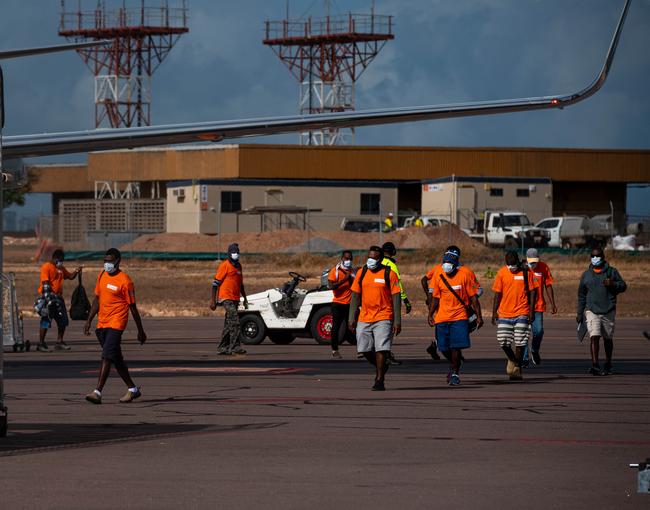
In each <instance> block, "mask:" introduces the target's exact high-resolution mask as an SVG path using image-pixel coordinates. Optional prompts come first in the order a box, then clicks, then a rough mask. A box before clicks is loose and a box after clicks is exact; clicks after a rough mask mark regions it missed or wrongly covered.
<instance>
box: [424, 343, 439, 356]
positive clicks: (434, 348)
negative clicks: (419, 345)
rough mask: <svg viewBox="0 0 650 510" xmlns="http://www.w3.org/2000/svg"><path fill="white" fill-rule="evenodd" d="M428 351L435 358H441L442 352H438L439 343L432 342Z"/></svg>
mask: <svg viewBox="0 0 650 510" xmlns="http://www.w3.org/2000/svg"><path fill="white" fill-rule="evenodd" d="M427 352H428V353H429V356H431V358H433V359H434V360H439V359H440V354H438V345H437V344H436V343H435V342H431V345H429V347H427Z"/></svg>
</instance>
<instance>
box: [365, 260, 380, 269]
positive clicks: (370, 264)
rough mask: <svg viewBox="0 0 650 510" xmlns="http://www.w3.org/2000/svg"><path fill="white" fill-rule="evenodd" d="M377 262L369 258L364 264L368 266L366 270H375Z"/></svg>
mask: <svg viewBox="0 0 650 510" xmlns="http://www.w3.org/2000/svg"><path fill="white" fill-rule="evenodd" d="M377 264H378V262H377V261H376V260H375V259H371V258H369V259H368V261H367V262H366V266H368V269H375V268H376V267H377Z"/></svg>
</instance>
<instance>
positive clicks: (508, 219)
mask: <svg viewBox="0 0 650 510" xmlns="http://www.w3.org/2000/svg"><path fill="white" fill-rule="evenodd" d="M526 225H531V222H530V220H529V219H528V216H526V215H525V214H517V215H514V214H512V215H510V214H509V215H507V216H505V215H504V216H503V226H504V227H519V226H526Z"/></svg>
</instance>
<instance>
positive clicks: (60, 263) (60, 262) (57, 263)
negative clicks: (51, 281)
mask: <svg viewBox="0 0 650 510" xmlns="http://www.w3.org/2000/svg"><path fill="white" fill-rule="evenodd" d="M54 265H55V266H56V267H61V266H62V265H63V261H61V260H57V261H56V262H55V263H54Z"/></svg>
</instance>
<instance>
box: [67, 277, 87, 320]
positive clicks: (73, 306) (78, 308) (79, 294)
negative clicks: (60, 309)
mask: <svg viewBox="0 0 650 510" xmlns="http://www.w3.org/2000/svg"><path fill="white" fill-rule="evenodd" d="M89 315H90V301H88V296H87V295H86V289H84V286H83V285H82V284H81V273H79V285H77V288H76V289H74V291H72V299H71V300H70V318H71V319H72V320H73V321H85V320H86V319H88V316H89Z"/></svg>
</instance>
